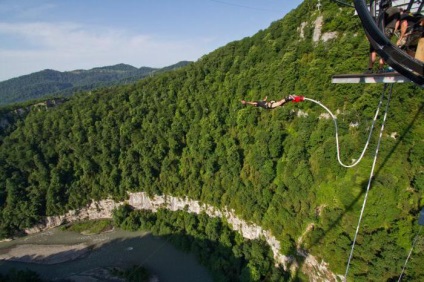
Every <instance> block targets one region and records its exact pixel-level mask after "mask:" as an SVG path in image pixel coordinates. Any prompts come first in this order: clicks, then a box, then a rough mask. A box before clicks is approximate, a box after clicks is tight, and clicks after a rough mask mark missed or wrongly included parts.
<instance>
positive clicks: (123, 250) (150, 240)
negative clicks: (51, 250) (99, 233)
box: [0, 234, 289, 282]
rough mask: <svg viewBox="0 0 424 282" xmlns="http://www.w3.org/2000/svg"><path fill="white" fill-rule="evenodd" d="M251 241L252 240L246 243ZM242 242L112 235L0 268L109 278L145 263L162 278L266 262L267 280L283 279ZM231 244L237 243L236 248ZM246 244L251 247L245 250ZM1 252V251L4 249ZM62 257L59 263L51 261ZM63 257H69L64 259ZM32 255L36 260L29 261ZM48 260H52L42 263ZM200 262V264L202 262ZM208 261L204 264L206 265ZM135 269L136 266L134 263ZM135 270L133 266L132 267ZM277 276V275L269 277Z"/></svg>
mask: <svg viewBox="0 0 424 282" xmlns="http://www.w3.org/2000/svg"><path fill="white" fill-rule="evenodd" d="M249 246H250V245H249ZM249 246H245V245H242V246H241V247H240V246H239V247H234V246H231V247H228V246H224V245H223V244H220V243H219V242H214V241H211V240H207V239H198V238H195V237H193V236H187V235H183V234H172V235H166V236H153V235H151V234H148V235H145V236H143V237H135V238H126V239H114V240H112V241H110V242H108V243H103V244H102V243H101V242H100V245H96V246H90V247H88V250H86V251H85V252H83V251H81V250H67V251H63V252H58V253H56V254H54V255H50V256H44V257H43V256H41V255H31V256H28V255H25V254H22V256H16V257H15V260H18V261H21V262H16V261H2V262H0V274H3V275H5V274H7V273H8V272H9V271H10V270H12V269H14V270H18V271H23V270H30V271H34V272H36V273H38V274H39V276H40V278H41V279H47V280H57V279H59V280H61V281H66V280H69V281H71V280H81V279H82V280H84V279H88V280H90V279H100V280H99V281H101V280H108V279H112V278H113V277H111V276H110V274H109V272H108V271H107V269H113V268H115V267H116V268H121V269H129V268H131V267H133V266H137V267H136V268H141V267H143V268H145V269H147V270H148V271H149V272H150V273H152V274H154V275H155V276H157V277H158V278H159V280H160V281H176V282H178V281H184V282H190V281H192V282H197V281H205V282H208V281H210V282H212V281H240V280H243V281H254V278H253V277H252V276H251V275H252V273H254V271H255V270H254V269H253V272H252V271H251V270H252V268H251V267H252V266H254V267H253V268H255V269H259V268H261V267H264V268H268V271H265V273H266V275H269V277H266V279H265V280H274V281H276V280H275V279H277V280H279V281H286V280H287V279H288V277H289V275H288V274H287V273H285V272H284V270H283V269H280V268H275V267H273V265H274V264H273V261H272V255H271V257H270V260H269V261H267V259H264V258H263V257H261V256H260V255H259V257H257V258H256V257H255V254H257V250H256V253H255V250H254V249H255V248H251V247H249ZM260 246H261V247H262V248H261V249H262V250H263V251H261V252H262V253H268V254H269V253H270V252H271V251H270V249H269V247H268V245H266V244H265V243H263V244H260ZM235 249H237V250H236V251H235ZM249 250H250V251H249ZM3 253H4V251H3ZM58 258H60V260H61V261H62V262H61V263H56V264H51V263H54V262H56V261H57V259H58ZM66 258H68V259H70V260H69V261H66ZM30 261H36V262H38V263H29V262H30ZM41 262H44V263H50V264H41ZM202 265H203V266H202ZM204 266H206V267H204ZM133 269H134V268H133ZM132 271H133V270H132ZM273 278H275V279H273Z"/></svg>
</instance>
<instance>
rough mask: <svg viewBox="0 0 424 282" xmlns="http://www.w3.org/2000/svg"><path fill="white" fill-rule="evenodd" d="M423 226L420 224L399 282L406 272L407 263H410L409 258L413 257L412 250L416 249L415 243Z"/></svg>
mask: <svg viewBox="0 0 424 282" xmlns="http://www.w3.org/2000/svg"><path fill="white" fill-rule="evenodd" d="M422 227H423V226H422V225H421V226H420V229H419V230H418V233H417V235H416V236H415V239H414V242H413V243H412V247H411V250H410V251H409V254H408V257H407V258H406V261H405V264H404V265H403V268H402V273H401V274H400V276H399V280H398V282H400V281H401V280H402V276H403V273H404V272H405V268H406V264H407V263H408V260H409V258H410V257H411V254H412V250H413V249H414V246H415V243H416V242H417V240H418V236H419V235H420V233H421V229H422Z"/></svg>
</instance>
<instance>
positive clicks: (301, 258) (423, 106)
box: [294, 104, 424, 281]
mask: <svg viewBox="0 0 424 282" xmlns="http://www.w3.org/2000/svg"><path fill="white" fill-rule="evenodd" d="M423 109H424V104H421V106H420V108H419V109H418V110H417V112H416V113H415V115H414V117H413V118H412V120H411V121H410V123H409V124H408V126H407V127H406V128H405V130H404V131H403V132H402V133H401V134H400V137H399V138H398V139H397V142H396V144H395V145H394V146H393V148H392V149H391V150H390V151H389V152H388V154H387V155H386V156H385V157H384V160H383V161H382V162H381V164H380V165H379V166H378V169H377V170H376V171H375V173H374V176H373V179H372V180H371V183H370V189H372V187H373V182H375V180H376V179H377V178H378V176H379V174H380V173H381V171H382V169H383V168H384V167H385V166H386V164H387V162H388V161H389V160H390V158H391V157H392V156H393V154H394V153H395V152H396V150H397V148H398V147H399V145H400V144H401V142H402V141H403V140H404V139H405V136H406V135H407V134H408V133H409V131H410V130H411V129H412V127H413V126H414V124H415V122H416V121H417V120H418V118H419V116H420V114H421V113H422V110H423ZM368 181H369V180H366V181H364V182H363V183H362V184H361V188H362V189H361V193H360V194H359V195H358V196H357V197H356V198H355V199H353V201H352V202H351V203H350V204H349V206H347V207H346V209H345V211H344V212H343V213H342V214H341V215H340V216H338V217H337V219H336V220H335V221H334V222H333V223H332V224H331V225H330V226H329V227H328V228H327V229H326V230H325V231H324V232H323V234H322V235H320V236H319V237H317V238H315V239H314V240H313V241H312V242H311V245H310V249H312V248H313V247H315V246H317V245H318V244H319V242H320V241H321V240H322V239H324V238H325V237H326V235H327V234H328V232H330V231H331V230H332V229H333V228H335V227H336V226H337V225H338V224H339V223H340V222H341V220H342V219H343V217H344V216H345V215H346V214H347V213H348V212H349V211H352V210H353V207H354V206H355V205H356V203H357V202H358V201H359V199H361V197H362V196H363V195H364V194H365V192H366V188H367V186H368ZM352 235H353V234H352ZM297 261H298V263H299V268H298V269H297V273H295V274H294V281H301V278H300V277H299V272H300V271H301V268H302V267H303V265H304V262H305V257H304V256H301V255H298V256H297ZM346 261H347V258H346Z"/></svg>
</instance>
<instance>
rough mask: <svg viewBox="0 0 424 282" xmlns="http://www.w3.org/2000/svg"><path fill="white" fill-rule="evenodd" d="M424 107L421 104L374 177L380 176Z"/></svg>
mask: <svg viewBox="0 0 424 282" xmlns="http://www.w3.org/2000/svg"><path fill="white" fill-rule="evenodd" d="M423 109H424V104H421V106H420V108H419V109H418V110H417V112H416V113H415V115H414V117H413V118H412V120H411V121H410V122H409V124H408V126H407V127H406V128H405V130H404V131H403V132H402V133H401V134H400V135H399V138H398V139H397V142H396V144H395V145H394V146H393V148H392V149H391V150H390V151H389V153H388V154H387V155H386V157H385V158H384V160H383V162H382V163H381V164H380V165H379V167H378V169H377V170H376V172H375V174H374V179H377V177H378V176H379V174H380V172H381V170H382V169H383V168H384V167H385V165H386V163H387V162H388V161H389V159H390V158H391V157H392V155H393V154H394V152H395V151H396V150H397V148H398V147H399V145H400V143H402V141H403V140H404V139H405V136H406V135H407V134H408V132H409V131H410V130H411V128H412V127H413V126H414V124H415V122H416V121H417V120H418V118H419V116H420V114H421V113H422V110H423Z"/></svg>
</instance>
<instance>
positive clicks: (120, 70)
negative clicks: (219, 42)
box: [0, 61, 191, 106]
mask: <svg viewBox="0 0 424 282" xmlns="http://www.w3.org/2000/svg"><path fill="white" fill-rule="evenodd" d="M189 63H191V62H189V61H181V62H179V63H177V64H174V65H171V66H167V67H164V68H151V67H141V68H136V67H134V66H131V65H127V64H117V65H113V66H105V67H96V68H92V69H90V70H82V69H81V70H73V71H65V72H60V71H56V70H52V69H45V70H42V71H39V72H35V73H32V74H28V75H23V76H20V77H17V78H12V79H9V80H6V81H3V82H0V106H2V105H8V104H13V103H20V102H25V101H28V100H36V99H44V98H47V97H50V96H57V95H59V96H70V95H72V94H73V93H75V92H78V91H88V90H92V89H94V88H98V87H106V86H112V85H117V84H126V83H132V82H135V81H137V80H139V79H142V78H145V77H147V76H150V75H153V74H156V73H162V72H166V71H171V70H174V69H177V68H180V67H183V66H186V65H187V64H189Z"/></svg>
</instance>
